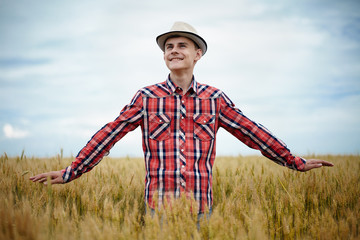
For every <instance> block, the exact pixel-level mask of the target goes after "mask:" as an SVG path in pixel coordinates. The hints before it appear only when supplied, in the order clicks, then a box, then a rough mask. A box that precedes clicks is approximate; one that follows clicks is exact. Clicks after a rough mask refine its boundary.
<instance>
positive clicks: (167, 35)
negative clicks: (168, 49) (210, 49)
mask: <svg viewBox="0 0 360 240" xmlns="http://www.w3.org/2000/svg"><path fill="white" fill-rule="evenodd" d="M171 36H181V37H186V38H189V39H191V40H192V41H194V42H195V43H196V44H197V45H198V46H199V47H200V49H201V50H202V55H204V54H205V53H206V50H207V44H206V42H205V40H204V39H203V38H202V37H200V36H199V35H197V34H194V33H191V32H185V31H170V32H167V33H164V34H161V35H159V36H158V37H157V38H156V42H157V44H158V45H159V47H160V49H161V50H162V51H163V52H165V42H166V40H167V39H168V38H170V37H171Z"/></svg>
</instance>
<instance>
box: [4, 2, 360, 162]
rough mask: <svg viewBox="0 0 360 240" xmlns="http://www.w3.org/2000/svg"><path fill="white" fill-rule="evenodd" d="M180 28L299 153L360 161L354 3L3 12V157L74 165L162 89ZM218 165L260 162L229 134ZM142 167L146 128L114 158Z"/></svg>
mask: <svg viewBox="0 0 360 240" xmlns="http://www.w3.org/2000/svg"><path fill="white" fill-rule="evenodd" d="M174 21H185V22H188V23H190V24H192V25H193V26H194V27H195V28H196V29H197V30H198V32H199V34H201V35H202V36H203V37H204V38H205V40H206V41H207V43H208V46H209V48H208V52H207V53H206V55H205V56H204V57H203V58H202V59H201V60H200V61H199V62H198V64H197V66H196V68H195V77H196V79H197V80H198V81H199V82H202V83H208V84H210V85H213V86H216V87H218V88H220V89H222V90H223V91H224V92H225V93H226V94H227V95H228V96H229V97H230V98H231V99H232V101H233V102H234V103H235V105H236V106H237V107H238V108H240V109H241V110H242V111H243V112H244V114H245V115H247V116H248V117H250V118H251V119H253V120H255V121H256V122H259V123H261V124H262V125H264V126H266V127H267V128H268V129H269V130H271V131H272V132H273V133H274V134H275V135H276V136H278V137H279V138H281V139H282V140H283V141H284V142H286V143H287V145H288V147H289V148H290V149H291V150H292V151H293V152H294V153H295V154H300V155H304V154H309V153H315V154H327V153H329V154H358V153H359V152H360V124H359V123H360V41H359V40H360V2H359V1H346V0H345V1H332V0H330V1H316V0H314V1H310V0H306V1H279V0H276V1H271V2H270V1H265V0H263V1H250V0H249V1H243V0H233V1H229V0H224V1H202V0H201V1H187V0H185V1H181V2H179V1H176V2H175V1H163V0H160V1H115V0H105V1H89V0H87V1H69V0H63V1H44V0H42V1H39V0H34V1H25V0H18V1H10V0H5V1H3V0H2V1H0V152H1V153H3V152H6V153H7V154H8V155H19V154H21V151H22V150H23V149H24V150H25V153H26V154H27V155H30V156H31V155H33V156H53V155H55V154H57V153H59V152H60V149H61V148H63V149H64V154H65V155H71V154H72V155H76V154H77V153H78V151H79V150H80V149H81V148H82V147H83V146H84V145H85V144H86V142H87V141H88V140H89V139H90V137H91V136H92V135H93V134H94V133H95V132H96V131H97V130H98V129H100V128H101V127H102V126H103V125H104V124H106V123H107V122H109V121H112V120H113V119H115V118H116V117H117V115H118V114H119V112H120V111H121V109H122V108H123V106H124V105H126V104H127V103H129V101H130V99H131V98H132V97H133V95H134V94H135V92H136V91H137V90H138V89H139V88H141V87H143V86H147V85H150V84H153V83H157V82H161V81H163V80H165V78H166V76H167V74H168V70H167V68H166V66H165V64H164V62H163V58H162V53H161V51H160V49H159V48H158V46H157V45H156V43H155V38H156V36H157V35H159V34H161V33H163V32H165V31H168V30H169V29H170V27H171V26H172V24H173V22H174ZM217 153H218V155H238V154H242V155H247V154H255V153H256V152H255V151H254V150H251V149H248V148H247V147H245V146H244V145H243V144H242V143H241V142H239V141H238V140H237V139H235V138H234V137H232V136H231V135H230V134H228V133H227V132H225V131H224V130H220V131H219V133H218V142H217ZM126 155H129V156H142V147H141V132H140V129H137V130H135V131H134V132H132V133H130V134H128V135H127V136H125V138H123V139H122V140H121V141H120V142H118V143H117V144H116V145H115V146H114V148H113V149H112V151H111V155H110V156H114V157H115V156H126Z"/></svg>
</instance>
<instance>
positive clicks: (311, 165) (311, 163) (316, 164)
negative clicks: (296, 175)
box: [300, 159, 334, 172]
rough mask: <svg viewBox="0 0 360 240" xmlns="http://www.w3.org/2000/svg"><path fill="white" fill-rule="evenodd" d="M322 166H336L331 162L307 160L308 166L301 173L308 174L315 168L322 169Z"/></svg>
mask: <svg viewBox="0 0 360 240" xmlns="http://www.w3.org/2000/svg"><path fill="white" fill-rule="evenodd" d="M322 166H326V167H332V166H334V164H332V163H331V162H327V161H324V160H320V159H308V160H306V164H305V166H304V168H303V169H302V170H300V171H301V172H306V171H309V170H311V169H313V168H320V167H322Z"/></svg>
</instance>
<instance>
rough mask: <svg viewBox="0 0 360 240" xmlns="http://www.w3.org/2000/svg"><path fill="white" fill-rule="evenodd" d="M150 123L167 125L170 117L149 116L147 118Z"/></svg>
mask: <svg viewBox="0 0 360 240" xmlns="http://www.w3.org/2000/svg"><path fill="white" fill-rule="evenodd" d="M149 121H150V122H156V123H160V124H162V123H169V122H170V116H169V115H167V114H165V113H162V114H151V115H150V117H149Z"/></svg>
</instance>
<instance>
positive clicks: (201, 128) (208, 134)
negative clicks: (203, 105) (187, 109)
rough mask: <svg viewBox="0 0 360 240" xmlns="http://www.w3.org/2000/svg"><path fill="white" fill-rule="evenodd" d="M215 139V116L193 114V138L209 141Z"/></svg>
mask: <svg viewBox="0 0 360 240" xmlns="http://www.w3.org/2000/svg"><path fill="white" fill-rule="evenodd" d="M214 137H215V115H211V114H194V138H196V139H200V140H202V141H210V140H212V139H214Z"/></svg>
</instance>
